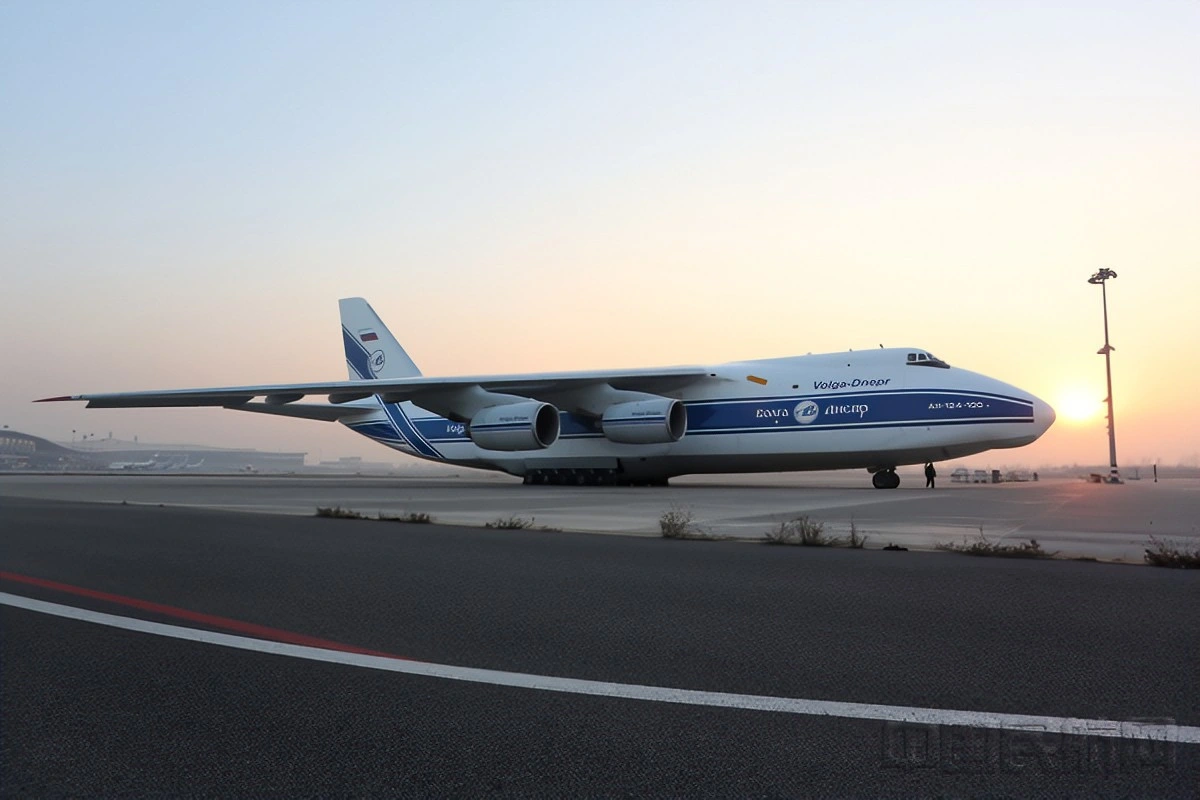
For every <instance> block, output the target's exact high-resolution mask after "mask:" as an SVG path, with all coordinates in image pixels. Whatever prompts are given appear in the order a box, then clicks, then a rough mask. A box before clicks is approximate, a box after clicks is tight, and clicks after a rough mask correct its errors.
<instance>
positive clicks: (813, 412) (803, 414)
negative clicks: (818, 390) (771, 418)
mask: <svg viewBox="0 0 1200 800" xmlns="http://www.w3.org/2000/svg"><path fill="white" fill-rule="evenodd" d="M820 412H821V407H820V406H818V405H817V404H816V403H814V402H813V401H812V400H805V401H804V402H802V403H797V404H796V410H795V411H793V412H792V414H793V416H795V417H796V422H799V423H800V424H801V425H808V424H811V423H812V422H813V421H814V420H816V418H817V414H819V413H820Z"/></svg>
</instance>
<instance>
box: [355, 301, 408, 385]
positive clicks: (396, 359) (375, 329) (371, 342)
mask: <svg viewBox="0 0 1200 800" xmlns="http://www.w3.org/2000/svg"><path fill="white" fill-rule="evenodd" d="M338 309H339V310H340V311H341V315H342V344H343V345H344V346H345V348H346V367H347V368H348V369H349V371H350V380H352V381H357V380H376V379H381V378H416V377H419V376H420V375H421V370H419V369H417V365H416V364H414V363H413V360H412V359H411V358H409V357H408V353H406V352H404V348H403V347H401V346H400V343H399V342H397V341H396V337H394V336H392V332H391V331H389V330H388V329H387V326H386V325H384V324H383V320H381V319H380V318H379V315H378V314H376V313H375V309H373V308H371V305H370V303H368V302H367V301H366V300H363V299H362V298H361V297H347V298H344V299H342V300H338Z"/></svg>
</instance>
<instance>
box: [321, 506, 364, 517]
mask: <svg viewBox="0 0 1200 800" xmlns="http://www.w3.org/2000/svg"><path fill="white" fill-rule="evenodd" d="M317 516H318V517H329V518H331V519H368V517H367V515H366V514H360V513H358V512H357V511H351V510H350V509H348V508H342V507H341V506H325V507H322V506H317Z"/></svg>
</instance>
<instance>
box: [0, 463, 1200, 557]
mask: <svg viewBox="0 0 1200 800" xmlns="http://www.w3.org/2000/svg"><path fill="white" fill-rule="evenodd" d="M922 484H923V479H921V478H920V477H919V476H917V475H915V474H906V475H905V476H904V483H903V485H902V487H901V488H900V489H896V490H877V489H872V488H870V484H869V479H868V477H867V475H866V473H865V472H862V473H860V472H853V471H851V472H846V471H843V472H833V473H815V474H814V473H800V474H784V475H754V476H714V477H692V478H682V479H677V480H675V481H672V485H671V486H669V487H666V488H615V487H566V486H550V487H541V486H521V485H520V484H519V481H516V480H515V479H512V478H509V477H507V476H499V475H496V476H493V475H488V474H486V473H478V472H474V471H470V472H464V473H463V474H462V476H461V477H449V478H447V477H439V478H373V477H367V476H362V477H357V476H346V477H334V476H311V477H309V476H294V475H278V476H255V475H246V476H196V475H170V474H158V475H154V474H151V475H139V474H128V473H126V474H116V475H113V474H96V475H16V474H11V475H3V474H0V496H11V497H38V498H43V499H63V500H89V501H95V502H110V503H113V502H115V503H120V502H128V503H149V504H153V505H157V504H164V505H171V506H189V507H198V508H221V509H228V510H240V511H258V512H268V513H276V514H279V513H282V514H301V515H309V514H312V513H314V511H315V509H316V507H317V506H335V505H340V506H342V507H344V508H350V509H353V510H356V511H360V512H363V513H366V514H371V515H374V514H377V513H379V512H384V513H388V514H403V513H407V512H421V513H428V514H431V515H433V516H434V517H435V518H436V520H437V521H438V522H440V523H445V524H457V525H483V524H484V523H486V522H489V521H493V520H495V519H497V518H500V517H504V518H507V517H513V516H516V517H521V518H523V519H532V520H534V522H535V524H536V525H538V526H548V527H552V528H559V529H562V530H574V531H589V532H605V533H624V534H644V535H657V533H658V519H659V517H660V516H661V515H662V514H663V513H664V512H666V511H669V510H671V509H672V508H681V509H685V510H687V511H690V512H691V513H692V514H693V517H694V519H695V521H696V523H697V524H698V525H699V526H700V527H701V528H703V529H704V530H706V531H708V532H711V533H713V534H716V535H721V536H735V537H741V538H757V537H761V536H762V535H763V533H764V532H765V531H766V530H767V529H768V528H770V527H771V526H772V525H775V524H776V523H778V522H781V521H784V520H789V519H792V518H794V517H797V516H799V515H802V514H804V515H809V516H811V517H812V518H813V519H815V520H818V521H820V522H822V523H823V524H824V525H825V526H826V528H827V530H828V531H829V532H830V533H831V534H833V535H843V534H844V533H845V532H846V531H847V530H848V528H849V526H850V524H851V521H853V523H854V524H855V526H856V527H857V528H858V530H860V531H862V532H865V533H866V535H867V536H868V537H869V540H868V543H867V546H868V547H882V546H884V545H886V544H889V543H893V544H897V545H901V546H905V547H910V548H924V549H931V548H933V547H934V545H935V544H937V543H938V542H952V541H962V540H963V539H964V538H968V539H973V538H977V537H978V536H979V535H980V533H981V532H982V533H983V535H985V536H987V537H988V538H990V539H995V540H1004V541H1028V540H1029V539H1036V540H1037V541H1038V542H1039V543H1040V544H1041V545H1042V547H1043V549H1045V550H1048V551H1057V552H1059V553H1061V554H1062V555H1064V556H1068V557H1091V558H1100V559H1104V560H1110V561H1123V562H1126V563H1134V564H1140V563H1142V554H1143V551H1144V549H1145V547H1146V545H1147V542H1148V540H1149V537H1150V536H1157V537H1166V538H1173V539H1178V540H1180V541H1182V542H1192V543H1194V546H1196V547H1200V524H1198V522H1197V521H1198V520H1200V481H1197V480H1170V481H1163V482H1161V483H1153V482H1150V481H1130V482H1129V483H1127V484H1125V485H1123V486H1105V485H1100V484H1088V483H1084V482H1082V481H1079V480H1063V479H1059V480H1049V481H1040V482H1038V483H1010V484H997V485H956V484H949V483H947V482H945V481H942V482H941V483H940V484H939V488H937V489H936V490H933V491H929V490H926V489H924V488H921V486H922Z"/></svg>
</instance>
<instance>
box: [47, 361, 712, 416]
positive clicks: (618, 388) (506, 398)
mask: <svg viewBox="0 0 1200 800" xmlns="http://www.w3.org/2000/svg"><path fill="white" fill-rule="evenodd" d="M708 378H715V375H713V374H712V373H710V372H709V370H708V369H706V368H704V367H696V366H687V367H667V368H656V369H634V370H621V371H596V372H590V371H589V372H562V373H545V374H530V375H489V376H475V377H472V376H466V377H454V378H424V377H417V378H398V379H396V378H394V379H383V380H367V381H362V380H358V381H330V382H324V383H296V384H275V385H259V386H226V387H219V388H211V389H170V390H165V391H151V392H118V393H110V394H78V395H66V396H62V397H47V398H43V399H41V400H36V401H34V402H38V403H47V402H60V401H86V402H87V407H88V408H188V407H201V406H217V407H224V408H231V409H235V410H243V411H255V412H259V413H267V414H278V415H282V416H295V417H304V418H307V419H321V420H331V421H332V420H337V419H342V418H344V417H348V416H353V415H355V414H361V413H363V409H362V407H360V406H345V405H343V404H345V403H351V402H354V401H356V400H364V399H367V398H369V397H372V396H377V397H379V398H381V399H382V400H383V401H384V402H387V403H399V402H403V401H406V400H409V401H412V402H413V403H415V404H416V405H418V406H421V407H422V408H425V409H427V410H429V411H432V412H433V413H435V414H439V415H441V416H444V417H447V418H450V419H459V420H462V419H469V418H470V417H471V416H472V415H474V414H475V413H477V412H478V411H479V410H480V409H482V408H487V407H489V406H494V405H504V404H507V403H513V402H524V401H525V400H527V399H528V400H540V401H543V402H548V403H554V404H556V405H558V406H559V407H561V408H564V409H565V410H573V409H578V410H581V411H583V412H585V413H587V412H589V411H590V410H591V407H592V406H593V405H594V404H595V403H594V400H595V399H596V398H600V397H604V396H611V395H612V393H613V392H618V393H634V394H643V395H663V394H669V393H672V392H676V391H678V390H679V389H681V388H683V387H685V386H689V385H691V384H693V383H696V382H698V381H701V380H705V379H708ZM309 396H324V397H326V398H327V400H328V403H329V405H325V404H312V403H298V402H297V401H299V400H302V399H304V398H305V397H309ZM256 398H263V399H262V401H261V402H252V401H254V400H255V399H256Z"/></svg>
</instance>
